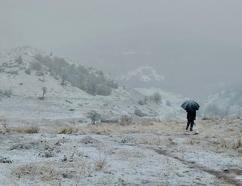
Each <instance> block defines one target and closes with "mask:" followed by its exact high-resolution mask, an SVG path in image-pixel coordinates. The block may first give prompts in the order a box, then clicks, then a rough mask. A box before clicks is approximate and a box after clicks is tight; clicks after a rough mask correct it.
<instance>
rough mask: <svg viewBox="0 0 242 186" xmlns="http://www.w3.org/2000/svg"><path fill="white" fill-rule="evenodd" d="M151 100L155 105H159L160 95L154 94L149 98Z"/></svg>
mask: <svg viewBox="0 0 242 186" xmlns="http://www.w3.org/2000/svg"><path fill="white" fill-rule="evenodd" d="M151 100H152V101H153V102H154V103H156V104H160V103H161V95H160V93H158V92H156V93H154V94H153V95H152V96H151Z"/></svg>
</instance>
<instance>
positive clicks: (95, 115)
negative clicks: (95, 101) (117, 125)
mask: <svg viewBox="0 0 242 186" xmlns="http://www.w3.org/2000/svg"><path fill="white" fill-rule="evenodd" d="M87 117H88V118H89V119H91V122H92V124H93V125H95V124H96V122H97V121H99V120H101V115H100V114H99V113H97V112H96V111H90V112H89V113H88V114H87Z"/></svg>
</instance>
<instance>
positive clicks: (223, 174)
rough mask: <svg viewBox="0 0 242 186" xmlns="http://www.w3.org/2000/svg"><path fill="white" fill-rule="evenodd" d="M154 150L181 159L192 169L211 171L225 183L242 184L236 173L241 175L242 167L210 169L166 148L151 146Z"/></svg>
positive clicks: (238, 185)
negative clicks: (236, 177)
mask: <svg viewBox="0 0 242 186" xmlns="http://www.w3.org/2000/svg"><path fill="white" fill-rule="evenodd" d="M149 149H152V150H154V151H155V152H156V153H158V154H160V155H163V156H167V157H169V158H173V159H175V160H178V161H180V162H181V163H183V164H185V165H187V166H189V167H190V168H191V169H198V170H201V171H203V172H206V173H209V174H211V175H213V176H216V177H217V178H218V179H220V180H221V179H222V180H223V181H224V182H225V183H227V184H232V185H236V186H241V185H242V182H241V181H239V180H237V179H235V176H236V175H241V174H242V170H241V169H227V170H223V171H216V170H213V169H209V168H208V167H206V166H201V165H198V164H196V163H195V162H190V161H186V160H184V159H182V158H180V157H178V156H174V155H173V154H171V153H169V152H168V151H166V150H163V149H161V148H149Z"/></svg>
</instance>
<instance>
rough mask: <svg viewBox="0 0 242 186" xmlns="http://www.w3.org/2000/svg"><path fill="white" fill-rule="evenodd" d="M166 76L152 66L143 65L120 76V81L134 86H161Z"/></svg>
mask: <svg viewBox="0 0 242 186" xmlns="http://www.w3.org/2000/svg"><path fill="white" fill-rule="evenodd" d="M164 79H165V77H164V76H162V75H161V74H159V73H158V72H157V71H156V70H155V69H154V68H152V67H151V66H141V67H139V68H137V69H135V70H133V71H130V72H128V73H127V74H125V75H124V76H122V77H121V78H120V80H119V81H120V82H121V83H122V84H124V85H126V86H128V87H133V88H151V87H161V85H162V83H163V81H164Z"/></svg>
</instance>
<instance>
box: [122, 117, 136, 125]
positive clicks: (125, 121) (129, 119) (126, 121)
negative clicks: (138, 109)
mask: <svg viewBox="0 0 242 186" xmlns="http://www.w3.org/2000/svg"><path fill="white" fill-rule="evenodd" d="M132 122H133V118H132V117H131V116H128V115H123V116H121V120H120V125H123V126H125V125H130V124H132Z"/></svg>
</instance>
